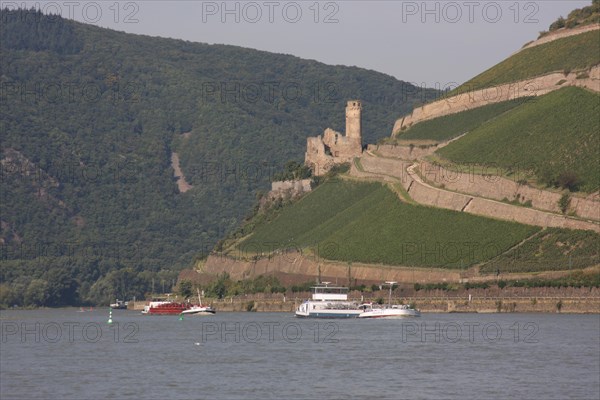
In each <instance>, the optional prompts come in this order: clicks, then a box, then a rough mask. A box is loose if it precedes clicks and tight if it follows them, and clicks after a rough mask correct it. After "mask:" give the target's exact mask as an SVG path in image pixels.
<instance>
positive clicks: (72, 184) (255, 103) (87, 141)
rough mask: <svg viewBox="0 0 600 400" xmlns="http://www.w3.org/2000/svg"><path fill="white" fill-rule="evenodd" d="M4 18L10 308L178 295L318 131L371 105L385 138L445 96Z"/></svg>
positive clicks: (336, 70)
mask: <svg viewBox="0 0 600 400" xmlns="http://www.w3.org/2000/svg"><path fill="white" fill-rule="evenodd" d="M1 19H2V24H1V31H0V38H1V43H0V50H1V57H0V68H1V70H0V80H1V82H0V84H1V86H0V87H1V88H2V93H1V102H2V104H1V107H0V108H1V109H0V113H1V125H0V128H1V132H2V135H1V137H2V139H1V151H2V153H1V155H0V157H1V159H2V179H1V189H2V190H1V198H0V200H1V204H2V209H1V215H0V219H1V232H0V235H1V236H0V241H1V244H2V248H1V249H2V254H1V260H0V262H1V268H0V283H1V284H2V285H3V288H4V289H6V290H1V291H0V293H2V296H3V298H1V299H0V304H22V303H23V302H24V303H28V304H45V305H58V304H66V303H71V304H75V303H77V302H80V301H90V302H100V301H107V300H108V299H109V298H113V297H116V296H118V297H120V298H123V297H129V296H132V295H137V296H141V295H142V294H143V293H144V292H146V291H149V290H150V289H151V285H152V281H154V282H155V286H156V287H155V290H156V291H160V290H162V288H163V285H162V284H164V283H165V282H166V285H164V286H165V290H170V283H171V279H172V278H173V277H174V276H175V271H176V270H178V269H179V268H181V267H182V266H186V265H190V263H191V262H192V261H193V258H194V257H195V256H197V255H198V254H202V253H203V252H204V251H206V250H207V249H211V248H212V247H213V245H214V243H215V242H216V241H217V240H218V239H219V238H220V237H222V236H224V233H225V232H226V231H228V230H229V229H231V228H232V227H235V226H237V225H238V223H239V221H240V219H241V218H243V217H244V215H247V214H248V213H249V212H250V208H251V207H252V205H253V203H254V201H255V197H256V194H257V191H258V190H266V189H267V188H268V185H269V177H270V176H271V175H272V174H273V173H274V172H277V171H279V170H280V169H281V168H282V167H283V165H284V164H285V162H286V161H288V160H290V159H294V160H298V161H300V160H302V159H303V156H304V148H305V142H306V137H307V136H314V135H317V134H320V133H322V131H323V129H324V128H326V127H332V128H334V129H337V130H342V131H343V128H344V123H345V120H344V107H345V102H346V100H348V99H352V98H360V99H361V100H362V101H363V104H364V121H363V124H364V129H363V130H364V134H365V139H366V141H368V142H374V141H375V140H377V139H378V138H380V137H384V136H386V135H387V133H388V132H389V131H390V130H391V127H392V124H393V122H394V119H395V117H396V116H398V115H403V114H406V113H407V112H409V111H410V109H411V108H412V107H413V106H414V104H415V103H417V102H423V101H426V100H429V99H431V97H432V96H434V95H435V92H433V91H429V90H428V91H426V93H424V92H423V90H420V89H418V88H415V87H413V86H411V85H409V84H407V83H404V82H401V81H398V80H396V79H395V78H393V77H390V76H387V75H384V74H381V73H377V72H374V71H368V70H364V69H360V68H356V67H343V66H329V65H325V64H322V63H319V62H316V61H310V60H302V59H299V58H297V57H293V56H289V55H281V54H272V53H268V52H262V51H257V50H251V49H244V48H240V47H234V46H225V45H207V44H202V43H191V42H187V41H182V40H173V39H162V38H155V37H147V36H139V35H132V34H126V33H121V32H116V31H111V30H107V29H102V28H98V27H95V26H90V25H84V24H80V23H76V22H74V21H70V20H65V19H62V18H60V17H59V16H44V15H42V14H40V13H35V12H32V11H28V12H25V11H22V10H21V11H7V10H3V11H1ZM199 39H201V38H199ZM425 95H427V96H428V98H424V96H425ZM173 153H178V154H179V158H180V160H181V168H182V171H183V173H184V174H185V176H186V179H187V181H188V183H189V184H191V185H192V189H191V190H189V191H187V192H185V193H180V192H179V190H178V187H177V182H176V179H175V178H174V177H173V168H172V166H171V157H172V154H173ZM161 283H162V284H161ZM9 286H10V288H11V289H9Z"/></svg>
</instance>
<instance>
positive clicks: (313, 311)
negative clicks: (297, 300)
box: [296, 282, 364, 318]
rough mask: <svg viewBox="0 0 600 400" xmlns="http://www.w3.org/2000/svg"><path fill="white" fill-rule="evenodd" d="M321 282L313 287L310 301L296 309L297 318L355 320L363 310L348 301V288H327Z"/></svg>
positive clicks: (327, 285)
mask: <svg viewBox="0 0 600 400" xmlns="http://www.w3.org/2000/svg"><path fill="white" fill-rule="evenodd" d="M329 283H330V282H323V283H322V284H320V285H318V286H314V287H312V288H311V289H312V290H313V294H312V299H311V300H306V301H305V302H304V303H302V304H300V306H299V307H298V308H297V309H296V316H297V317H304V318H356V317H358V315H359V314H360V313H362V312H364V310H362V309H360V308H359V305H358V303H356V302H353V301H348V288H346V287H341V286H329Z"/></svg>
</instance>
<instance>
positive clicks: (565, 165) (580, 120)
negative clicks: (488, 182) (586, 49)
mask: <svg viewBox="0 0 600 400" xmlns="http://www.w3.org/2000/svg"><path fill="white" fill-rule="evenodd" d="M598 115H600V95H599V94H597V93H592V92H589V91H587V90H585V89H580V88H576V87H567V88H563V89H560V90H557V91H555V92H552V93H549V94H547V95H544V96H541V97H538V98H536V99H535V100H531V101H528V102H526V103H525V104H523V105H522V106H520V107H517V108H515V109H513V110H512V111H510V112H508V113H506V114H504V115H501V116H499V117H498V118H496V119H495V120H494V121H493V122H492V123H489V124H485V125H482V126H481V127H479V128H477V129H475V130H473V131H472V132H470V133H469V134H468V135H466V136H465V137H463V138H461V139H460V140H457V141H455V142H453V143H451V144H449V145H448V146H446V147H444V148H442V149H440V150H438V153H439V154H440V155H441V156H443V157H445V158H447V159H449V160H450V161H453V162H455V163H458V164H464V163H480V164H486V163H487V164H490V163H494V164H495V165H498V166H501V167H504V168H506V169H510V168H514V167H515V166H521V167H523V166H525V167H527V168H530V169H532V170H533V171H534V173H535V174H536V176H537V177H538V179H539V180H540V181H541V182H542V183H545V184H547V185H552V186H558V185H559V184H561V182H562V181H564V180H565V179H567V178H568V179H567V180H569V181H570V183H569V185H568V186H569V187H570V188H571V189H573V190H581V191H584V192H593V191H595V190H598V187H599V186H600V170H599V168H598V165H600V151H599V150H600V147H599V146H600V142H599V141H598V132H600V120H599V119H598V118H597V116H598Z"/></svg>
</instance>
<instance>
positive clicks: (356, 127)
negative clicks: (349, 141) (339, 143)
mask: <svg viewBox="0 0 600 400" xmlns="http://www.w3.org/2000/svg"><path fill="white" fill-rule="evenodd" d="M361 111H362V104H361V103H360V100H350V101H349V102H348V104H347V105H346V137H348V138H356V139H358V140H359V141H360V142H362V132H361V129H362V123H361Z"/></svg>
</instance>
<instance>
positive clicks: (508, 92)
mask: <svg viewBox="0 0 600 400" xmlns="http://www.w3.org/2000/svg"><path fill="white" fill-rule="evenodd" d="M577 75H579V72H571V73H569V74H566V75H565V73H564V72H553V73H550V74H547V75H543V76H539V77H536V78H531V79H526V80H522V81H518V82H513V83H507V84H504V85H498V86H495V87H491V88H486V89H479V90H473V91H469V92H467V93H462V94H459V95H456V96H453V97H450V98H447V99H442V100H438V101H434V102H433V103H429V104H426V105H424V106H422V107H419V108H416V109H414V110H413V112H412V113H411V114H410V115H407V116H404V117H402V118H400V119H398V120H397V121H396V123H395V124H394V128H393V129H392V135H395V134H396V133H398V132H400V131H401V130H402V129H403V128H409V127H410V126H412V125H414V124H416V123H419V122H422V121H426V120H429V119H433V118H438V117H442V116H445V115H449V114H455V113H458V112H461V111H467V110H472V109H474V108H478V107H482V106H486V105H489V104H494V103H499V102H502V101H507V100H513V99H518V98H522V97H531V96H542V95H544V94H547V93H550V92H553V91H555V90H557V89H560V88H562V87H565V86H579V87H585V88H588V89H590V90H594V91H596V92H600V66H594V67H592V68H591V69H590V70H589V71H588V75H589V78H586V79H577ZM559 83H560V84H559Z"/></svg>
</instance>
